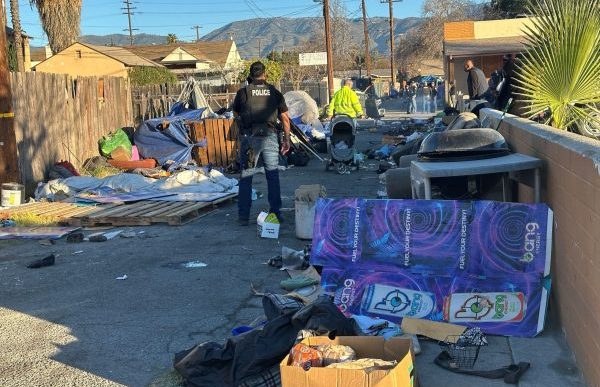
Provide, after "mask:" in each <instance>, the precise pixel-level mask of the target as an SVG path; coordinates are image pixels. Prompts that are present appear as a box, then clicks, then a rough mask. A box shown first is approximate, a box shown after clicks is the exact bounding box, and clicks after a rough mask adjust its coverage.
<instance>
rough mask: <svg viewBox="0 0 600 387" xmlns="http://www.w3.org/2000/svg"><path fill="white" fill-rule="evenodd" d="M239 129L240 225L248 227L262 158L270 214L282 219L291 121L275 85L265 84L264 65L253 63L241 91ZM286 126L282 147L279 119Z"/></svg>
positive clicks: (236, 108)
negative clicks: (282, 163) (282, 162)
mask: <svg viewBox="0 0 600 387" xmlns="http://www.w3.org/2000/svg"><path fill="white" fill-rule="evenodd" d="M232 110H233V114H234V116H235V117H236V119H237V122H238V127H239V133H240V135H239V144H240V167H241V170H242V176H241V179H240V183H239V196H238V216H239V218H238V222H239V224H240V225H242V226H247V225H248V224H249V219H250V207H251V205H252V176H253V175H254V174H255V173H257V172H259V171H262V168H257V167H258V165H259V161H260V159H262V164H263V165H264V171H265V176H266V178H267V187H268V191H269V194H268V198H269V205H270V206H271V209H270V210H269V212H272V213H274V214H275V215H277V218H278V219H279V220H280V222H281V221H282V219H281V213H280V211H281V188H280V186H279V152H280V151H281V153H282V154H285V153H287V152H288V151H289V150H290V118H289V115H288V113H287V111H288V108H287V105H286V103H285V99H284V98H283V94H281V93H280V92H279V90H277V89H276V88H275V87H274V86H273V85H270V84H268V83H267V82H266V76H265V65H264V64H263V63H262V62H254V63H252V65H251V66H250V77H249V84H248V86H246V87H243V88H241V89H240V90H238V92H237V94H236V96H235V99H234V101H233V106H232ZM278 118H279V119H280V120H281V122H282V124H283V130H284V136H283V142H282V145H281V148H280V147H279V137H278V132H277V119H278Z"/></svg>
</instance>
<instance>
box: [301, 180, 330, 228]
mask: <svg viewBox="0 0 600 387" xmlns="http://www.w3.org/2000/svg"><path fill="white" fill-rule="evenodd" d="M324 197H327V191H326V190H325V187H323V186H322V185H319V184H312V185H301V186H300V187H298V189H296V194H295V201H294V204H295V209H296V237H297V238H298V239H312V237H313V225H314V223H315V206H316V204H317V200H318V199H319V198H324Z"/></svg>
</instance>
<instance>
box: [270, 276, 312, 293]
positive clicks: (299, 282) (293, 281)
mask: <svg viewBox="0 0 600 387" xmlns="http://www.w3.org/2000/svg"><path fill="white" fill-rule="evenodd" d="M318 283H319V281H318V280H316V279H315V278H311V277H308V276H305V275H300V276H297V277H293V278H288V279H285V280H283V281H281V282H280V283H279V285H281V287H282V288H284V289H285V290H287V291H292V290H296V289H300V288H305V287H307V286H311V285H316V284H318Z"/></svg>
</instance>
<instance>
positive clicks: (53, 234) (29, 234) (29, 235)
mask: <svg viewBox="0 0 600 387" xmlns="http://www.w3.org/2000/svg"><path fill="white" fill-rule="evenodd" d="M78 229H79V227H46V226H35V227H22V226H16V227H2V228H0V239H60V238H62V237H63V236H65V235H67V234H69V233H71V232H73V231H75V230H78Z"/></svg>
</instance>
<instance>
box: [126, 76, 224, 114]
mask: <svg viewBox="0 0 600 387" xmlns="http://www.w3.org/2000/svg"><path fill="white" fill-rule="evenodd" d="M184 85H185V84H184V83H176V84H173V85H168V84H161V85H145V86H133V87H132V89H131V95H132V103H133V119H134V121H135V123H136V124H138V123H140V122H142V121H144V120H147V119H150V118H157V117H164V116H166V115H167V114H168V113H169V111H170V110H171V107H172V106H173V104H174V103H175V102H176V101H177V99H178V97H179V95H180V94H181V91H182V90H183V87H184ZM213 89H214V88H203V90H202V91H203V92H204V94H205V97H206V99H207V100H208V102H209V104H210V107H211V108H212V109H213V110H215V111H217V110H219V109H220V108H221V107H227V106H229V104H230V103H231V102H233V98H234V97H235V93H234V92H233V93H231V92H227V93H215V92H214V90H213ZM233 89H235V87H234V86H232V87H231V90H233Z"/></svg>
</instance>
